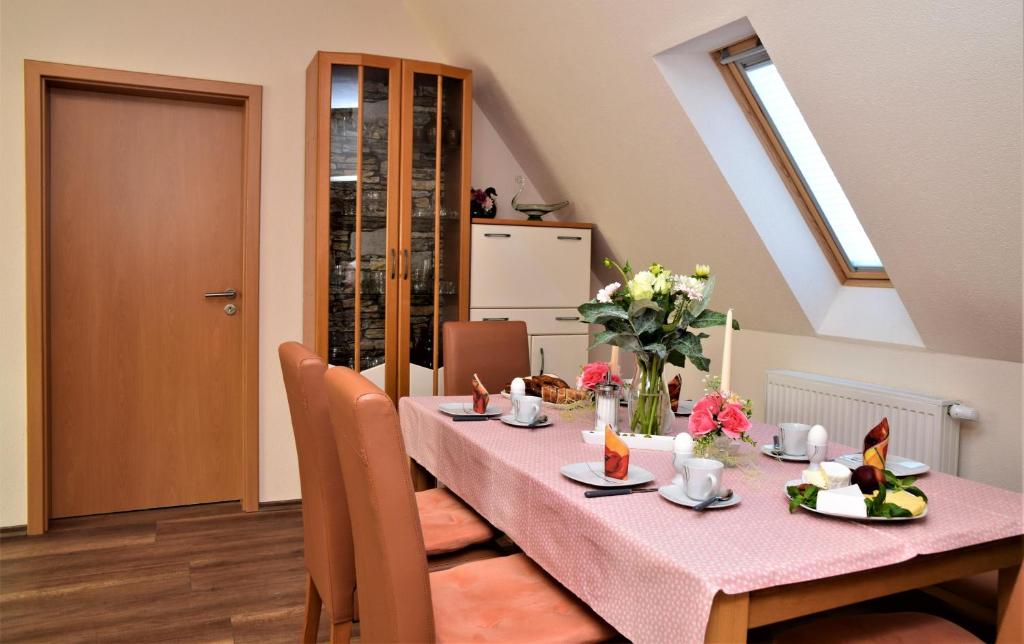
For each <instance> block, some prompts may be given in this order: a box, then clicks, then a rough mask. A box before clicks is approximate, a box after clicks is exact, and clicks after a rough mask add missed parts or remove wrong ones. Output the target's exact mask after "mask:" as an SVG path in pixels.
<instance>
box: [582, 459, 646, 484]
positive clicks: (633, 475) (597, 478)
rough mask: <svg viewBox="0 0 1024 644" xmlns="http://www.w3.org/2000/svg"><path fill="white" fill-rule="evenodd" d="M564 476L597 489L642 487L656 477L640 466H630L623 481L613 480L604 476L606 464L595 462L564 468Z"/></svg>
mask: <svg viewBox="0 0 1024 644" xmlns="http://www.w3.org/2000/svg"><path fill="white" fill-rule="evenodd" d="M562 476H565V477H566V478H570V479H572V480H574V481H577V482H579V483H583V484H584V485H593V486H595V487H630V486H631V485H642V484H644V483H650V482H651V481H653V480H654V475H653V474H651V473H650V472H648V471H647V470H645V469H644V468H642V467H640V466H638V465H630V466H629V471H627V472H626V478H625V479H623V480H621V481H620V480H619V479H613V478H611V477H610V476H605V475H604V462H602V461H594V462H592V463H586V462H584V463H573V464H572V465H564V466H563V467H562Z"/></svg>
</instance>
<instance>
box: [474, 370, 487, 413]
mask: <svg viewBox="0 0 1024 644" xmlns="http://www.w3.org/2000/svg"><path fill="white" fill-rule="evenodd" d="M490 400H491V395H490V394H489V393H487V388H486V387H484V385H483V383H481V382H480V376H478V375H476V374H475V373H474V374H473V411H475V412H476V413H478V414H486V413H487V403H488V402H490Z"/></svg>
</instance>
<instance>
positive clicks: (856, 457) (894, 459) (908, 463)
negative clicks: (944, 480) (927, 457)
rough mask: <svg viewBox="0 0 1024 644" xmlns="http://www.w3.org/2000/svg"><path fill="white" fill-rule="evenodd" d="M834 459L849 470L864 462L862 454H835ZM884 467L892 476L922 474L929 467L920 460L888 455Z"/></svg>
mask: <svg viewBox="0 0 1024 644" xmlns="http://www.w3.org/2000/svg"><path fill="white" fill-rule="evenodd" d="M834 460H835V461H836V462H837V463H842V464H843V465H845V466H846V467H848V468H850V469H851V470H855V469H857V468H858V467H860V466H861V465H863V464H864V455H863V454H843V455H842V456H837V457H836V458H835V459H834ZM885 469H887V470H889V471H890V472H892V473H893V475H894V476H917V475H918V474H924V473H925V472H927V471H928V470H930V469H931V468H930V467H928V466H927V465H925V464H924V463H922V462H921V461H915V460H914V459H912V458H903V457H902V456H890V457H888V458H887V459H885Z"/></svg>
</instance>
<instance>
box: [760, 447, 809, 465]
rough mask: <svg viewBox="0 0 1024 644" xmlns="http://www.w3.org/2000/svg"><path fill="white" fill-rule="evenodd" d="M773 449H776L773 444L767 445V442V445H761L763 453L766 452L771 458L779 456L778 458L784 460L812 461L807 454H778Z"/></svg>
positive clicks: (794, 461) (795, 461)
mask: <svg viewBox="0 0 1024 644" xmlns="http://www.w3.org/2000/svg"><path fill="white" fill-rule="evenodd" d="M772 449H774V448H773V447H772V446H771V445H767V444H766V445H762V446H761V453H762V454H764V455H765V456H768V457H770V458H777V459H779V460H782V461H792V462H793V463H809V462H810V459H808V458H807V455H806V454H804V455H803V456H792V455H790V454H776V453H774V452H773V451H772Z"/></svg>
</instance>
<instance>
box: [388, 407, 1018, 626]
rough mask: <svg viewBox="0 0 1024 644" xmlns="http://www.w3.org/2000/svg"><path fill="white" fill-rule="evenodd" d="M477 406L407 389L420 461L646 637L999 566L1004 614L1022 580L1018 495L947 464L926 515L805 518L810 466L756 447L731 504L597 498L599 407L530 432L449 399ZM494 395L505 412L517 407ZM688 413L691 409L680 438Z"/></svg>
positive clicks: (814, 607) (663, 481)
mask: <svg viewBox="0 0 1024 644" xmlns="http://www.w3.org/2000/svg"><path fill="white" fill-rule="evenodd" d="M469 401H470V399H469V397H466V396H461V397H459V396H449V397H436V396H435V397H407V398H402V399H401V400H400V401H399V405H398V407H399V417H400V421H401V427H402V435H403V439H404V442H405V448H406V450H407V452H408V455H409V457H410V458H412V459H413V460H414V461H415V462H416V463H418V464H419V465H420V466H422V467H423V468H425V469H426V470H427V471H429V472H430V473H431V474H432V475H433V476H434V477H436V479H437V480H438V482H439V483H441V484H443V485H444V486H445V487H447V488H449V489H450V490H451V491H452V492H454V493H455V494H456V495H458V496H459V497H460V498H462V500H463V501H465V502H466V503H467V504H468V505H470V506H471V507H472V508H473V509H474V510H476V511H477V512H478V513H479V514H480V515H482V516H483V517H484V518H486V519H487V520H488V521H489V522H490V523H491V524H493V525H494V526H495V527H496V528H498V529H499V530H501V531H503V532H504V533H505V534H506V535H508V537H509V538H510V539H511V540H512V541H514V542H515V543H516V545H517V546H518V547H520V548H521V549H522V550H523V552H524V553H525V554H526V555H527V556H529V557H530V558H531V559H532V560H533V561H535V562H536V563H537V564H538V565H539V566H541V567H542V568H543V569H544V570H545V571H546V572H547V573H548V574H550V575H551V576H552V577H553V578H554V579H556V580H557V581H558V582H559V583H560V584H562V585H563V586H564V587H565V588H567V589H568V590H569V591H571V592H572V593H573V594H575V595H576V596H577V597H579V598H580V599H581V600H582V601H583V602H584V603H586V604H587V605H589V606H590V607H591V608H592V609H593V610H594V612H596V613H597V614H598V615H600V616H601V617H602V618H603V619H604V620H605V621H607V622H608V623H609V624H610V625H611V626H613V627H614V628H615V629H617V630H618V631H619V633H621V634H622V635H623V636H625V637H626V638H628V639H629V640H631V641H633V642H640V643H642V642H658V643H661V642H699V641H702V640H703V641H708V642H744V641H746V638H747V631H748V629H751V628H756V627H759V626H764V625H768V624H772V623H776V622H781V621H785V620H789V619H793V618H796V617H800V616H803V615H809V614H813V613H818V612H821V611H825V610H829V609H833V608H837V607H840V606H845V605H849V604H854V603H857V602H861V601H865V600H868V599H873V598H877V597H882V596H886V595H890V594H894V593H898V592H901V591H906V590H911V589H915V588H923V587H927V586H931V585H934V584H938V583H942V582H945V581H949V580H953V579H959V578H962V577H967V576H971V575H974V574H977V573H982V572H985V571H990V570H998V571H999V597H1000V605H999V617H998V618H999V619H1000V620H1001V619H1002V612H1003V611H1004V610H1005V605H1006V601H1007V598H1008V597H1009V594H1010V592H1011V591H1012V588H1013V586H1014V584H1015V583H1017V578H1018V577H1019V569H1020V565H1021V558H1022V538H1021V537H1022V534H1024V519H1022V516H1024V512H1022V509H1024V508H1022V496H1021V494H1020V493H1018V492H1014V491H1010V490H1005V489H1001V488H998V487H993V486H991V485H986V484H983V483H979V482H975V481H971V480H967V479H964V478H960V477H957V476H952V475H948V474H943V473H940V472H935V471H932V472H929V473H927V474H924V475H922V476H921V477H920V478H919V480H918V486H919V487H920V488H921V489H922V490H923V491H924V492H925V493H926V494H927V495H928V512H927V515H926V516H925V517H923V518H920V519H918V520H911V521H887V522H881V521H858V520H853V519H845V518H836V517H831V516H823V515H820V514H816V513H812V512H809V511H806V510H804V509H797V511H796V512H792V513H791V512H790V510H789V502H788V497H787V495H786V492H785V486H786V482H787V481H790V480H792V479H799V478H800V475H801V471H802V470H803V469H804V468H806V467H807V465H806V463H800V462H789V461H782V460H779V459H776V458H772V457H769V456H766V455H762V454H761V453H753V454H750V455H749V456H747V458H746V459H745V463H744V466H743V467H732V468H727V469H726V470H725V471H724V475H723V482H722V484H723V487H727V488H731V489H732V490H733V491H734V493H735V495H736V496H738V497H739V502H738V503H736V504H735V505H732V506H731V507H721V508H717V509H709V510H706V511H703V512H696V511H694V510H692V509H690V508H687V507H683V506H680V505H676V504H674V503H672V502H670V501H669V500H667V499H665V498H663V497H662V496H661V495H660V494H658V493H650V494H628V495H621V496H608V497H599V498H586V497H584V494H583V493H584V491H585V490H587V489H591V488H588V487H586V486H584V485H581V484H580V483H577V482H576V481H573V480H570V479H569V478H567V477H565V476H563V475H562V474H561V472H560V470H561V468H562V466H564V465H568V464H572V463H578V462H601V461H603V458H604V451H603V446H602V445H599V444H598V445H594V444H588V443H585V442H584V441H583V439H582V436H581V430H590V429H593V425H594V412H593V410H587V409H577V410H570V411H558V410H554V409H546V410H545V413H546V414H547V415H548V416H549V417H550V419H551V420H552V421H553V422H552V424H551V425H549V426H547V427H539V428H523V427H512V426H509V425H506V424H504V423H502V422H500V421H499V419H498V418H492V419H490V420H483V421H473V422H456V421H454V420H453V419H452V418H451V417H449V416H447V415H445V414H444V413H442V412H440V411H439V409H438V405H439V404H440V403H444V402H466V403H469ZM491 401H492V402H491V404H492V405H497V406H498V407H500V408H501V411H502V412H503V413H507V412H508V411H509V408H510V406H511V405H510V403H509V401H508V400H507V399H505V398H503V397H499V396H492V397H491ZM686 423H687V419H686V418H685V417H677V418H675V420H674V422H673V426H672V427H671V428H670V430H669V433H673V432H675V433H677V432H680V431H684V430H685V429H686ZM892 431H893V432H894V433H895V432H899V431H900V428H899V427H898V426H894V427H893V428H892ZM776 433H778V428H777V427H775V426H771V425H766V424H763V423H757V422H755V423H753V426H752V428H751V430H750V431H749V432H748V434H749V435H750V437H751V438H753V439H754V440H755V441H756V442H757V443H759V444H765V443H767V444H771V442H772V436H773V435H774V434H776ZM742 449H747V450H756V449H757V448H755V447H753V446H749V445H745V444H744V445H743V447H742ZM828 450H829V451H828V454H829V458H833V457H835V456H838V455H841V454H845V453H850V452H852V451H856V450H854V449H852V448H851V447H849V446H844V445H839V444H836V443H830V444H829V446H828ZM630 464H631V466H632V465H639V466H640V467H642V468H645V469H647V470H649V471H650V472H651V473H652V474H653V475H654V477H655V480H654V481H653V482H652V483H650V484H648V485H649V486H664V485H669V484H671V482H672V478H673V476H674V475H675V473H676V472H675V469H674V467H673V464H672V453H671V452H666V451H655V450H644V449H633V450H631V452H630Z"/></svg>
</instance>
